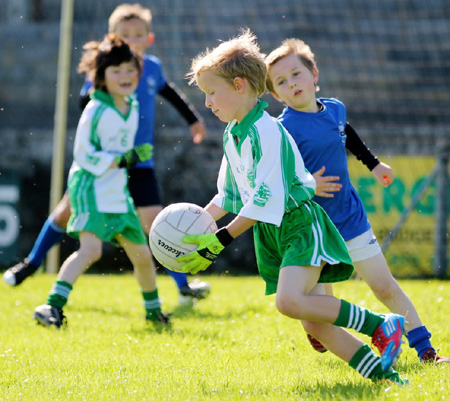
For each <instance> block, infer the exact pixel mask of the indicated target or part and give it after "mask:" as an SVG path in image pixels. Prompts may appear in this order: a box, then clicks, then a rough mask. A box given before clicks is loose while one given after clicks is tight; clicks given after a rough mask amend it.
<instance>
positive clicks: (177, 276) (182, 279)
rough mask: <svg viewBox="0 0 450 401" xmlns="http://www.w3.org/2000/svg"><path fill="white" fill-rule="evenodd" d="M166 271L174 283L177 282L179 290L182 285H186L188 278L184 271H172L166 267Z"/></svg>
mask: <svg viewBox="0 0 450 401" xmlns="http://www.w3.org/2000/svg"><path fill="white" fill-rule="evenodd" d="M166 272H167V273H168V274H169V276H170V277H172V278H173V279H174V280H175V283H176V284H177V287H178V289H179V290H181V288H182V287H185V286H187V285H188V279H187V274H186V273H179V272H174V271H172V270H169V269H166Z"/></svg>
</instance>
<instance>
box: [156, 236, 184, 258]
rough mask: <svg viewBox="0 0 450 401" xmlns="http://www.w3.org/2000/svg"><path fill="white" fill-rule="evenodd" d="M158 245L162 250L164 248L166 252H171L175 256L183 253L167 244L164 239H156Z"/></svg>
mask: <svg viewBox="0 0 450 401" xmlns="http://www.w3.org/2000/svg"><path fill="white" fill-rule="evenodd" d="M158 246H159V247H160V248H162V249H164V250H166V251H167V252H168V253H173V254H174V255H175V257H177V258H178V256H183V255H185V252H183V251H180V250H178V249H175V248H174V247H172V246H170V245H167V244H166V243H165V242H164V241H162V240H160V239H159V240H158Z"/></svg>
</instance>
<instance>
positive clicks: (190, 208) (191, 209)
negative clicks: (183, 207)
mask: <svg viewBox="0 0 450 401" xmlns="http://www.w3.org/2000/svg"><path fill="white" fill-rule="evenodd" d="M189 211H190V212H192V213H194V214H200V213H201V210H198V209H196V208H195V207H192V206H189Z"/></svg>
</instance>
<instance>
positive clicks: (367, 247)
mask: <svg viewBox="0 0 450 401" xmlns="http://www.w3.org/2000/svg"><path fill="white" fill-rule="evenodd" d="M345 245H347V249H348V253H349V254H350V258H351V259H352V262H360V261H361V260H366V259H370V258H372V257H373V256H375V255H378V254H379V253H381V248H380V245H378V241H377V238H376V237H375V235H374V233H373V231H372V228H370V229H369V230H367V231H366V232H365V233H362V234H361V235H358V236H357V237H355V238H353V239H351V240H349V241H347V242H346V243H345Z"/></svg>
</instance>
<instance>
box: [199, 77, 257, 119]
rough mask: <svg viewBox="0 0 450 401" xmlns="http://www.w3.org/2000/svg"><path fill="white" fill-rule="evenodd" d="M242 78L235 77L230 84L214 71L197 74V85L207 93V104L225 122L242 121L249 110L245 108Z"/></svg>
mask: <svg viewBox="0 0 450 401" xmlns="http://www.w3.org/2000/svg"><path fill="white" fill-rule="evenodd" d="M240 80H241V78H235V80H234V82H233V84H230V83H229V82H228V81H226V80H225V79H224V78H222V77H220V76H218V75H217V74H215V73H214V72H213V71H211V70H208V71H202V72H200V73H198V75H197V85H198V87H199V88H200V90H201V91H202V92H203V93H204V94H205V106H206V107H207V108H208V109H211V111H212V112H213V113H214V115H215V116H216V117H217V118H218V119H219V120H220V121H223V122H226V123H228V122H230V121H233V120H238V121H241V120H242V119H243V118H244V117H245V115H246V114H247V113H248V111H249V110H244V108H243V107H242V106H243V104H244V103H243V102H244V101H245V99H244V98H245V90H244V91H243V88H242V85H245V84H244V82H243V80H242V82H241V81H240Z"/></svg>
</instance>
